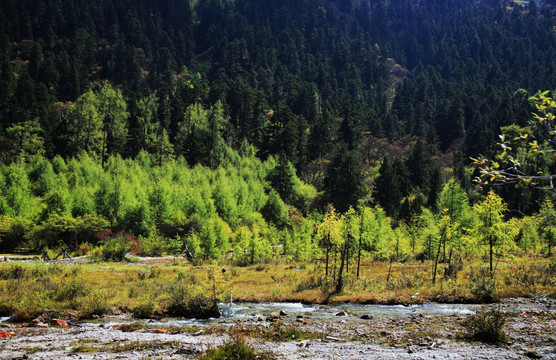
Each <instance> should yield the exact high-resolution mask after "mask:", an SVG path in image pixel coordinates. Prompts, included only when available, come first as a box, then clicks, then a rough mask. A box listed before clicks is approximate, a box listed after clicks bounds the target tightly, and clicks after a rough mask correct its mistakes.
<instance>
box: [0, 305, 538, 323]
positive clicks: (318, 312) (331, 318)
mask: <svg viewBox="0 0 556 360" xmlns="http://www.w3.org/2000/svg"><path fill="white" fill-rule="evenodd" d="M491 306H497V305H491ZM501 306H502V308H503V310H504V311H506V312H514V313H515V312H522V311H526V310H532V309H541V308H539V305H534V304H528V303H526V302H525V303H519V304H511V305H504V304H502V305H501ZM219 307H220V310H221V312H222V317H220V318H218V319H208V320H197V319H177V318H162V319H159V320H146V321H145V320H139V321H140V322H141V323H146V324H147V325H154V326H185V325H200V326H203V325H209V324H235V322H236V321H241V322H242V323H246V324H249V323H259V324H260V323H261V319H262V320H265V319H266V317H267V316H269V315H271V314H279V313H280V312H281V311H282V312H285V313H286V314H287V315H288V316H290V317H291V318H295V317H297V316H302V317H304V318H309V319H310V320H311V322H319V321H327V322H346V321H349V322H357V321H364V320H361V319H360V317H361V316H363V315H369V316H372V317H373V318H374V319H380V320H389V319H397V318H400V317H411V316H415V315H418V314H422V315H423V316H442V315H469V314H473V313H475V312H476V311H477V309H479V308H480V307H481V305H476V304H438V303H424V304H421V305H411V306H404V305H359V304H336V305H320V304H313V305H305V304H302V303H287V302H259V303H248V302H239V303H220V304H219ZM541 310H542V309H541ZM343 311H345V312H346V313H347V314H348V315H349V316H337V314H338V313H340V312H343ZM9 319H10V318H9V317H0V323H2V322H5V321H8V320H9ZM131 322H134V321H131ZM123 323H130V319H129V318H125V319H124V318H121V317H110V316H107V317H104V318H101V319H97V320H91V321H84V322H81V325H83V326H99V325H100V324H104V326H107V327H110V326H112V325H121V324H123Z"/></svg>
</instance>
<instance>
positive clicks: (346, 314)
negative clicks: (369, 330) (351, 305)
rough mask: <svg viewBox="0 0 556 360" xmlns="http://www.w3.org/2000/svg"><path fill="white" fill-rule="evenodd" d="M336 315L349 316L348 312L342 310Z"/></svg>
mask: <svg viewBox="0 0 556 360" xmlns="http://www.w3.org/2000/svg"><path fill="white" fill-rule="evenodd" d="M336 316H348V313H347V312H345V311H343V310H342V311H340V312H339V313H337V314H336Z"/></svg>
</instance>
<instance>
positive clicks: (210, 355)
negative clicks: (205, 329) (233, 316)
mask: <svg viewBox="0 0 556 360" xmlns="http://www.w3.org/2000/svg"><path fill="white" fill-rule="evenodd" d="M220 359H228V360H255V359H274V357H273V356H272V355H271V354H267V353H259V352H257V351H256V350H255V349H253V348H252V347H251V346H249V344H247V342H246V339H245V336H243V334H242V333H241V332H240V331H239V330H237V329H236V328H232V331H231V334H230V339H229V340H228V341H227V342H226V343H224V344H222V345H220V346H218V347H216V348H214V349H209V350H208V351H207V352H206V353H205V354H204V355H203V356H201V357H200V360H220Z"/></svg>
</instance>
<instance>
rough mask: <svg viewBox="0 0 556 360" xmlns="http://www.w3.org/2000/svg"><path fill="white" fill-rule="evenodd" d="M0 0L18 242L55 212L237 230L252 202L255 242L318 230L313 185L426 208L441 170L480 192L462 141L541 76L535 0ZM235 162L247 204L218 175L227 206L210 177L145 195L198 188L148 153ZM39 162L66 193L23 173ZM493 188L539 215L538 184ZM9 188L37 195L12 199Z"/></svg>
mask: <svg viewBox="0 0 556 360" xmlns="http://www.w3.org/2000/svg"><path fill="white" fill-rule="evenodd" d="M0 10H1V11H0V65H1V67H0V92H1V93H0V124H1V126H0V148H1V150H2V151H1V161H2V163H3V164H4V165H3V168H2V176H3V177H2V196H3V203H2V204H3V205H2V208H1V209H0V211H1V212H2V216H4V217H5V221H6V224H7V225H6V226H5V228H6V229H11V230H9V231H12V230H13V231H15V230H14V229H13V226H12V225H11V224H13V221H15V220H14V219H16V218H17V219H19V220H21V219H25V221H27V223H26V224H27V225H25V226H23V225H22V227H21V228H19V229H20V233H17V231H16V234H19V235H21V234H23V235H25V237H26V239H28V240H29V241H31V240H32V238H33V236H32V234H33V232H32V231H35V230H37V229H39V228H38V227H39V226H41V224H42V225H44V224H45V223H48V222H49V221H50V220H52V221H54V220H55V219H54V218H53V217H52V216H54V214H57V215H58V216H67V217H68V218H72V219H74V220H75V219H78V218H80V217H83V216H85V215H87V214H94V215H95V216H99V218H101V219H100V220H101V223H102V221H105V222H108V224H109V226H110V227H113V228H114V229H117V230H125V231H127V232H130V233H134V234H135V235H141V236H144V237H145V238H152V237H153V236H158V235H161V236H164V237H166V238H175V237H176V236H181V237H183V236H185V237H187V238H188V239H189V238H190V236H191V234H193V233H195V234H196V235H199V233H200V232H202V231H208V230H206V229H208V228H209V227H208V225H206V224H208V223H209V222H210V220H208V219H211V218H215V219H220V220H223V223H225V224H226V226H228V227H229V228H230V234H235V235H233V236H232V237H234V236H236V235H237V234H238V233H237V232H238V231H240V228H241V226H247V228H248V229H249V231H250V232H251V233H253V231H254V230H253V226H252V225H253V224H254V223H257V221H259V220H257V221H255V220H245V217H246V216H247V215H249V214H251V215H252V214H256V215H252V216H256V217H257V219H259V218H261V219H263V220H264V224H263V223H261V224H259V225H258V226H259V227H260V228H262V229H266V228H269V226H270V228H275V229H277V230H276V234H280V235H268V234H267V235H265V237H264V238H266V239H267V240H268V239H271V240H269V242H268V244H269V246H270V244H272V245H277V244H282V243H286V242H287V241H286V240H284V239H286V238H288V237H292V238H295V237H297V236H300V235H299V234H300V233H303V234H305V235H303V236H305V237H306V238H307V239H310V238H311V234H312V233H314V234H316V233H317V231H316V230H314V231H311V229H310V226H309V228H307V229H304V230H303V231H300V230H299V228H298V226H301V225H300V224H301V223H303V221H305V220H307V217H311V216H312V217H314V219H312V220H311V221H315V223H319V222H320V221H322V220H323V216H324V215H325V214H330V211H329V208H328V207H327V204H329V203H331V204H333V205H334V206H335V208H336V209H337V210H338V211H339V212H340V213H347V212H348V211H349V208H350V206H352V207H357V206H358V204H359V205H361V204H362V203H361V202H360V201H361V200H362V201H363V202H364V203H365V204H366V205H368V206H375V205H380V206H381V209H380V210H377V211H383V210H382V209H384V211H385V212H386V213H385V214H386V215H388V216H390V217H392V219H393V220H392V221H393V225H394V228H396V227H397V226H398V225H399V224H401V226H405V225H408V224H412V223H415V222H416V221H417V220H416V219H418V218H419V217H420V216H424V215H423V214H425V215H426V213H423V209H424V208H427V209H429V210H430V211H431V212H432V213H434V214H436V215H435V216H436V217H437V220H439V219H440V218H441V212H442V210H443V208H442V207H441V206H440V205H439V196H440V193H441V190H442V188H443V186H444V184H445V183H446V182H447V181H448V179H449V178H451V177H454V178H456V179H457V180H458V181H459V182H460V184H461V186H462V187H463V190H464V192H466V193H467V195H471V196H472V199H471V200H472V201H476V200H480V195H479V194H477V193H474V192H473V191H471V183H470V180H469V179H470V177H471V176H470V170H469V169H466V168H465V166H466V165H468V163H469V157H470V156H477V155H478V154H480V153H489V152H490V151H491V150H492V148H493V147H494V146H495V143H496V141H497V134H498V133H499V131H500V128H501V127H503V126H508V125H510V124H516V125H518V126H520V127H522V128H523V127H525V126H527V125H528V124H529V121H530V119H531V112H532V111H533V110H534V106H533V103H532V102H531V101H530V100H529V97H530V96H532V95H533V94H534V93H536V92H537V91H538V90H539V89H551V88H552V87H554V84H555V83H556V56H555V55H556V34H555V31H554V26H555V21H556V20H555V19H556V10H555V7H554V4H553V3H551V2H549V1H547V2H541V3H535V2H533V1H531V2H529V4H528V5H527V6H525V7H521V6H520V5H517V4H515V3H513V2H508V1H506V2H502V3H500V2H499V1H490V0H485V1H477V2H474V1H442V0H422V1H410V0H391V1H366V0H360V1H340V0H338V1H334V0H304V1H274V0H262V1H253V0H237V1H223V0H200V1H196V2H189V1H177V0H174V1H172V0H166V1H127V0H124V1H118V2H112V1H106V0H94V1H88V2H78V1H71V0H34V1H32V0H25V1H13V0H2V1H1V3H0ZM516 131H517V130H516ZM539 140H542V138H539ZM237 157H239V159H237ZM242 161H248V162H251V163H253V164H256V165H253V166H255V167H260V168H261V169H263V168H264V171H263V170H258V171H257V175H256V176H255V177H254V178H253V179H255V180H253V186H255V188H256V189H257V192H258V193H259V194H260V196H259V197H258V198H257V199H256V200H253V201H255V202H256V203H255V204H253V203H251V204H250V205H249V206H247V205H245V204H244V203H242V201H243V200H241V199H242V197H241V196H240V195H238V194H237V193H236V192H234V191H235V190H234V191H232V190H230V191H229V194H228V195H230V194H231V195H230V196H231V197H230V199H228V200H226V201H227V202H226V201H224V200H222V201H224V205H226V204H227V205H226V206H228V207H232V208H236V207H237V209H239V210H237V209H236V210H234V211H236V213H234V215H233V216H232V215H230V213H229V211H231V210H226V206H224V205H217V204H218V201H220V200H217V199H218V197H219V196H223V194H220V195H219V194H218V191H220V192H222V191H224V190H218V191H217V189H225V188H226V187H219V186H216V187H214V189H213V190H210V191H209V190H204V192H203V191H201V192H200V194H205V195H206V198H204V199H203V201H202V203H203V204H204V205H203V206H205V207H206V206H209V208H207V209H208V210H206V211H208V213H204V212H203V211H200V210H199V212H196V211H193V212H188V210H186V209H188V207H187V206H186V205H184V204H180V205H175V204H174V205H175V206H174V205H171V206H170V205H168V206H170V208H172V209H173V210H172V211H168V212H165V211H166V210H160V209H159V210H157V209H158V208H157V206H159V205H157V204H159V202H160V201H162V200H160V199H159V200H156V199H157V196H163V195H160V194H166V192H165V191H166V190H164V191H163V190H160V189H158V187H159V186H163V185H164V184H166V185H164V186H168V187H169V188H173V187H180V186H188V187H192V188H195V187H194V186H192V185H184V184H185V183H183V184H182V183H180V180H179V178H180V177H182V176H186V175H175V176H177V177H178V178H175V177H174V178H172V177H170V178H168V179H166V180H165V181H163V182H161V183H159V181H160V179H162V178H164V177H161V176H160V175H153V174H157V172H158V171H167V169H168V168H175V167H178V168H179V169H180V170H179V171H177V170H173V171H176V172H177V173H182V174H189V175H187V176H186V177H189V176H190V177H191V179H188V180H187V182H189V181H193V180H192V179H194V178H195V177H196V176H201V175H199V174H205V173H206V174H205V175H203V176H207V178H206V181H209V182H210V183H211V184H212V183H213V182H214V181H216V180H214V179H213V178H214V177H218V176H220V175H217V174H219V173H221V172H222V171H225V172H232V173H233V172H238V173H241V172H242V171H243V168H242V165H240V164H241V163H242ZM147 163H148V166H147V165H145V164H147ZM553 163H554V162H553V159H552V160H551V159H545V160H543V163H542V168H543V169H551V168H553V167H554V164H553ZM47 164H51V165H47ZM56 164H58V165H56ZM60 164H67V165H63V166H62V165H60ZM70 164H74V165H72V166H70ZM76 164H80V165H79V166H77V165H76ZM82 164H89V165H87V166H90V167H91V168H93V167H96V168H95V169H96V170H94V171H95V172H96V173H97V175H96V178H95V179H94V181H93V180H91V179H89V180H86V181H85V182H84V183H83V184H84V185H82V184H81V182H80V181H77V180H71V181H70V179H69V178H73V179H79V178H80V177H81V175H79V174H81V173H82V171H81V170H78V168H79V167H80V166H82ZM123 164H125V165H123ZM49 166H50V167H51V168H52V169H50V168H49ZM57 166H58V167H59V169H58V170H56V169H55V168H56V167H57ZM65 166H67V170H62V169H65ZM134 167H140V168H141V171H140V172H139V173H138V174H137V176H138V177H141V176H142V177H141V178H142V179H143V180H141V181H143V182H141V181H139V180H137V181H138V182H135V181H136V180H133V178H132V177H130V178H126V179H127V180H125V181H127V182H129V183H130V184H134V183H137V184H141V185H136V187H134V186H135V185H134V186H131V187H130V188H129V189H126V190H127V191H130V192H131V193H133V192H134V191H135V190H133V189H142V190H141V191H142V192H141V191H139V190H137V191H139V192H136V193H135V195H133V196H132V195H129V196H128V195H125V196H124V195H121V196H122V198H121V199H124V200H122V204H124V203H125V204H126V205H125V206H124V207H123V208H121V209H120V208H119V207H118V206H119V205H118V204H111V205H103V204H101V203H102V201H101V200H100V199H102V198H103V196H106V197H107V198H110V199H114V197H113V196H112V195H110V194H111V193H109V191H108V190H106V189H108V188H106V189H105V190H106V191H105V192H103V191H104V190H103V186H105V187H106V186H108V187H109V186H112V187H114V186H115V187H116V188H117V187H119V186H123V185H121V184H123V183H126V182H125V181H124V182H123V183H122V182H120V181H119V180H115V179H119V176H120V175H118V177H115V175H114V173H116V174H121V172H124V173H125V172H126V171H131V170H126V169H128V168H134ZM150 167H152V168H153V169H149V168H150ZM49 169H50V170H49ZM111 169H112V170H111ZM157 169H158V170H157ZM232 169H233V170H232ZM52 171H54V174H55V175H56V176H54V177H55V178H56V177H58V178H59V179H58V180H56V181H58V182H60V181H61V182H62V183H60V184H58V185H56V186H58V187H59V188H60V189H66V190H64V191H66V192H67V194H66V195H64V194H65V192H64V191H62V192H58V188H57V187H56V186H54V185H52V184H51V183H48V182H46V183H45V184H50V185H40V184H41V181H43V180H40V179H42V177H49V176H52ZM151 172H152V174H151ZM208 173H210V174H211V175H208ZM14 174H15V175H14ZM60 174H65V175H64V176H65V177H66V178H67V180H63V179H64V176H58V175H60ZM141 174H143V175H141ZM146 174H149V175H146ZM296 174H297V175H296ZM14 176H15V177H14ZM122 176H123V175H122ZM130 176H131V175H130ZM124 178H125V176H124ZM22 179H28V180H29V181H30V183H29V184H31V185H30V187H29V188H27V190H25V188H26V186H27V185H25V184H26V183H25V181H26V180H22ZM60 179H61V180H60ZM107 179H111V180H110V181H108V180H107ZM122 179H123V178H122ZM144 179H149V180H144ZM209 179H210V180H209ZM300 179H301V180H303V181H304V182H305V183H302V182H301V181H300ZM39 180H40V181H39ZM36 181H39V182H38V183H37V184H35V182H36ZM44 181H46V180H44ZM44 181H43V182H44ZM49 181H50V180H49ZM64 181H66V182H67V184H65V183H63V182H64ZM72 181H73V182H72ZM122 181H123V180H122ZM204 181H205V180H204ZM226 181H228V182H231V183H234V186H235V185H236V183H238V180H236V179H235V178H234V177H231V178H229V179H228V180H226ZM187 182H186V183H187ZM93 184H94V185H93ZM187 184H189V183H187ZM307 184H310V185H307ZM18 186H21V187H22V189H23V190H21V191H22V193H17V191H18V190H17V187H18ZM53 186H54V187H53ZM211 186H212V185H211ZM250 186H251V185H250ZM157 189H158V190H157ZM292 189H297V190H292ZM76 191H77V192H82V193H80V194H77V193H74V192H76ZM110 191H112V190H110ZM114 191H115V190H114ZM157 191H158V193H157ZM168 191H170V190H168ZM172 191H174V190H172ZM176 191H177V190H176ZM214 191H216V193H215V192H214ZM249 191H251V190H248V192H249ZM53 192H54V193H60V194H61V195H60V196H61V198H60V199H58V200H56V199H50V198H49V194H51V193H53ZM224 192H225V193H228V191H227V190H226V191H224ZM499 193H500V194H501V195H502V196H503V199H504V200H505V201H506V202H507V203H508V208H509V210H510V214H512V215H514V216H515V215H517V216H519V217H521V216H523V215H531V214H534V213H538V212H539V211H540V210H541V204H542V203H543V201H544V199H545V196H546V195H547V192H546V191H543V190H532V191H530V190H526V189H525V188H523V189H521V188H520V189H519V191H518V192H516V191H515V188H514V189H512V188H510V190H508V188H506V190H501V191H499ZM103 194H104V195H103ZM156 194H159V195H156ZM207 194H208V195H207ZM484 194H485V195H486V192H485V193H484ZM193 195H195V196H198V195H199V192H197V191H195V192H193V193H191V194H189V193H188V194H172V195H168V196H170V198H172V199H174V200H175V199H176V198H177V197H185V198H188V199H189V197H191V196H193ZM228 195H226V196H228ZM467 195H466V196H467ZM18 196H19V197H18ZM64 196H65V198H64ZM164 196H166V195H164ZM201 196H204V195H201ZM24 198H28V199H35V200H29V201H30V202H29V203H28V204H27V205H25V206H30V208H28V207H26V208H25V209H26V210H25V209H24V208H21V206H23V205H21V204H23V203H25V202H24V201H23V200H22V199H24ZM49 199H50V200H49ZM79 199H86V200H87V201H89V203H83V204H79V201H85V200H79ZM91 199H96V200H95V201H96V202H93V200H91ZM117 199H120V197H117ZM153 199H155V200H156V201H155V200H153ZM22 201H23V202H22ZM33 201H35V202H33ZM183 201H186V200H183ZM187 201H190V199H189V200H187ZM85 202H86V201H85ZM211 203H215V205H214V211H213V210H210V209H212V207H211V206H212V205H210V204H211ZM267 203H270V204H271V205H272V206H270V205H269V207H265V206H266V205H265V204H267ZM56 204H58V205H56ZM172 204H173V203H172ZM207 204H209V205H207ZM232 204H233V206H232ZM284 204H287V207H285V206H286V205H284ZM222 206H224V207H222ZM245 206H247V207H245ZM361 208H362V207H361ZM29 209H32V210H29ZM141 211H143V212H141ZM227 211H228V212H227ZM427 211H428V210H427ZM133 214H135V215H133ZM246 214H247V215H246ZM261 214H262V215H261ZM284 214H285V215H284ZM311 214H312V215H311ZM251 215H249V216H251ZM133 216H138V218H139V220H134V219H133ZM195 216H199V217H200V218H201V220H202V221H201V223H202V224H201V225H206V226H201V225H199V226H198V228H195V227H194V226H193V225H191V226H193V227H190V228H187V229H186V230H187V231H186V230H184V229H182V230H180V231H181V233H180V231H178V230H176V229H174V230H172V232H171V233H165V231H166V230H167V228H168V226H165V225H164V224H166V225H167V224H172V226H174V227H176V226H178V225H179V226H182V227H183V226H185V225H184V224H186V223H187V224H190V223H191V224H195V221H196V220H195V219H196V218H195ZM8 217H9V219H8ZM180 217H181V218H180ZM20 218H21V219H20ZM296 219H297V220H299V221H300V222H301V223H299V224H296V223H295V221H297V220H296ZM19 220H18V221H19ZM22 221H23V220H22ZM25 221H23V222H25ZM56 221H57V220H56ZM215 221H216V220H215ZM180 224H181V225H180ZM404 224H405V225H404ZM179 226H178V227H179ZM211 226H212V225H211ZM215 226H216V225H215ZM388 226H390V225H388ZM165 229H166V230H165ZM295 229H297V230H295ZM194 230H195V231H194ZM6 231H8V230H6ZM18 231H19V230H18ZM211 231H212V230H211ZM214 231H216V230H214ZM218 231H220V230H218ZM255 231H258V230H255ZM398 231H400V232H401V231H403V230H398ZM11 234H12V233H11ZM180 234H181V235H180ZM12 235H13V234H12ZM12 235H10V236H12ZM23 235H22V236H23ZM211 236H212V235H211ZM237 236H239V235H237ZM273 236H274V237H273ZM181 237H180V239H181ZM348 237H349V236H348ZM16 238H21V236H19V237H18V236H16ZM211 238H214V237H211ZM316 239H317V237H315V236H312V241H313V242H310V243H311V244H312V245H311V246H316V245H315V243H314V242H315V241H316ZM68 241H69V240H68ZM68 241H66V242H68ZM211 241H212V240H211ZM535 241H536V244H537V245H538V246H540V245H539V244H540V241H541V240H538V241H537V240H535ZM31 243H32V244H34V246H38V247H41V246H42V245H41V244H38V245H37V244H36V243H33V242H32V241H31ZM537 245H536V246H537ZM321 246H332V245H330V244H329V245H322V244H321ZM334 246H336V245H334ZM369 246H370V245H369ZM225 248H226V247H223V248H222V249H220V250H218V251H219V252H220V253H218V254H211V255H210V256H217V255H218V256H223V255H224V250H223V249H225ZM369 249H371V247H369ZM396 252H397V250H396ZM203 254H205V255H203V256H205V257H206V256H208V255H206V252H205V253H203ZM429 255H430V254H429Z"/></svg>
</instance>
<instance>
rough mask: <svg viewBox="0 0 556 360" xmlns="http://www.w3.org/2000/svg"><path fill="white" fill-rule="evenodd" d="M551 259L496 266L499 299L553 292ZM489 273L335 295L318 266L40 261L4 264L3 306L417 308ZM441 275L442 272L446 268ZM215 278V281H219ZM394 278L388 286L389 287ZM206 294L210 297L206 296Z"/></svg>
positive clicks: (381, 267) (408, 280)
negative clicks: (200, 299) (205, 303)
mask: <svg viewBox="0 0 556 360" xmlns="http://www.w3.org/2000/svg"><path fill="white" fill-rule="evenodd" d="M550 266H551V265H550V260H547V259H544V258H523V259H519V260H514V261H512V262H508V263H501V264H498V267H497V271H496V283H495V290H494V292H495V296H496V297H508V296H517V295H520V296H521V295H528V294H530V293H532V292H547V293H551V292H555V291H556V283H555V277H554V276H553V275H551V272H550V271H552V270H553V269H552V270H550V269H551V268H550ZM480 268H484V265H483V264H481V263H474V264H467V265H466V266H464V268H463V270H462V271H460V272H459V273H458V276H457V278H456V279H448V280H446V279H444V278H443V277H442V273H439V276H438V278H439V280H437V283H436V284H435V285H434V286H433V285H432V282H431V278H432V274H431V264H430V263H420V262H410V263H403V264H399V263H395V264H393V265H392V268H391V269H390V277H389V279H388V273H389V264H388V263H384V262H364V263H363V264H362V266H361V270H360V277H359V278H356V276H355V270H356V269H355V266H354V264H351V265H350V274H349V275H348V276H347V279H346V284H347V285H346V287H345V289H344V291H343V292H342V293H339V294H335V293H334V292H333V289H334V286H333V285H334V274H333V272H332V271H330V274H329V276H328V277H326V276H325V275H324V268H323V266H320V265H315V264H312V263H311V264H309V263H299V264H281V263H276V264H272V265H254V266H249V267H225V271H222V270H223V269H224V268H223V267H219V266H212V265H210V266H204V267H192V266H189V265H182V264H180V263H179V262H173V263H168V262H161V263H160V265H158V266H157V265H156V263H153V262H150V263H149V265H148V266H145V265H143V264H121V263H102V264H83V265H61V264H42V263H22V264H14V263H1V264H0V274H1V275H0V308H2V309H5V310H6V309H8V310H7V311H9V312H11V314H12V315H14V316H16V317H17V318H18V320H21V321H27V320H29V319H30V318H32V317H34V316H37V315H38V314H40V313H42V312H43V311H44V309H45V308H48V309H51V310H53V311H54V312H56V314H57V315H59V316H61V317H62V316H63V315H64V314H67V313H69V312H77V313H78V314H79V315H80V316H90V315H92V314H99V313H106V312H108V313H110V312H114V311H124V312H129V313H131V312H134V313H136V315H137V316H138V317H150V316H154V315H160V314H163V313H165V311H167V309H168V306H169V305H170V304H172V302H173V301H175V300H176V299H173V298H172V296H173V295H172V290H171V289H172V286H173V287H174V288H175V286H176V284H178V285H179V286H181V287H183V289H184V291H182V293H186V294H187V296H191V297H194V296H197V295H204V296H205V297H207V298H212V297H213V296H214V295H215V296H216V298H217V299H218V300H220V301H229V299H230V296H232V298H233V300H234V301H301V302H305V303H324V302H353V303H377V304H396V303H403V304H409V303H419V302H423V301H426V300H436V301H441V302H473V301H476V298H475V295H474V294H473V293H472V288H473V287H472V284H471V283H470V277H471V276H470V275H471V274H472V273H477V272H478V270H479V269H480ZM441 269H442V267H441ZM213 274H214V275H213ZM387 279H388V281H387ZM207 295H208V296H207Z"/></svg>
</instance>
